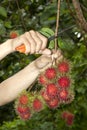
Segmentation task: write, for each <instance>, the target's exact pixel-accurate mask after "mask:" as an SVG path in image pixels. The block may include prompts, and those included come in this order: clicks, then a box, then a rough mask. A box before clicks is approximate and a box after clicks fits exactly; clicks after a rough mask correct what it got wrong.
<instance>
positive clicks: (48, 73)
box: [45, 68, 56, 80]
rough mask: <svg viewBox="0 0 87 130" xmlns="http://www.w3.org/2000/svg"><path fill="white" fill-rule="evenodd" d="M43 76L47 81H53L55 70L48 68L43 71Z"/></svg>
mask: <svg viewBox="0 0 87 130" xmlns="http://www.w3.org/2000/svg"><path fill="white" fill-rule="evenodd" d="M45 76H46V78H47V79H49V80H51V79H54V78H55V77H56V70H55V68H48V69H47V70H46V71H45Z"/></svg>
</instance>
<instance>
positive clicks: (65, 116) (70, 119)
mask: <svg viewBox="0 0 87 130" xmlns="http://www.w3.org/2000/svg"><path fill="white" fill-rule="evenodd" d="M62 118H63V119H64V120H65V121H66V124H67V125H68V126H71V125H72V124H73V121H74V114H73V113H71V112H69V111H64V112H63V113H62Z"/></svg>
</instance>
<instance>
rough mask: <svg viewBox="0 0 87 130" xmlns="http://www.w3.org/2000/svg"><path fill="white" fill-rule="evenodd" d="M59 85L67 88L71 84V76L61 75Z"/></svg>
mask: <svg viewBox="0 0 87 130" xmlns="http://www.w3.org/2000/svg"><path fill="white" fill-rule="evenodd" d="M58 85H59V86H60V87H62V88H67V87H69V86H70V78H69V77H67V76H61V77H59V78H58Z"/></svg>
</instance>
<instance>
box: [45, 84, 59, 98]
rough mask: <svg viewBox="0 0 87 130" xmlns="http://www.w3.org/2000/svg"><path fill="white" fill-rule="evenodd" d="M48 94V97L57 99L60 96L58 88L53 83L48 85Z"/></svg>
mask: <svg viewBox="0 0 87 130" xmlns="http://www.w3.org/2000/svg"><path fill="white" fill-rule="evenodd" d="M46 92H47V95H48V96H50V97H52V98H53V97H55V96H57V94H58V88H57V86H56V85H55V84H53V83H50V84H48V85H47V87H46Z"/></svg>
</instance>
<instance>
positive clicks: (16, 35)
mask: <svg viewBox="0 0 87 130" xmlns="http://www.w3.org/2000/svg"><path fill="white" fill-rule="evenodd" d="M16 37H18V33H17V32H16V31H12V32H10V38H12V39H14V38H16Z"/></svg>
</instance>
